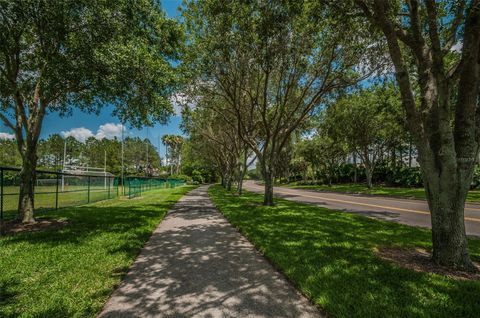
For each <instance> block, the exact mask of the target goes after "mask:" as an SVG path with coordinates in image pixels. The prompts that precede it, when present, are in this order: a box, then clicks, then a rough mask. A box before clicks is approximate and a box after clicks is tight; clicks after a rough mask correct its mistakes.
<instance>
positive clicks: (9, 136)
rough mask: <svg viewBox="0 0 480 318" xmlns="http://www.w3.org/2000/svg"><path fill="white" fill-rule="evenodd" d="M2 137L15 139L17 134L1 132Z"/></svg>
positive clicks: (0, 137) (0, 136)
mask: <svg viewBox="0 0 480 318" xmlns="http://www.w3.org/2000/svg"><path fill="white" fill-rule="evenodd" d="M0 139H8V140H13V139H15V135H14V134H9V133H5V132H0Z"/></svg>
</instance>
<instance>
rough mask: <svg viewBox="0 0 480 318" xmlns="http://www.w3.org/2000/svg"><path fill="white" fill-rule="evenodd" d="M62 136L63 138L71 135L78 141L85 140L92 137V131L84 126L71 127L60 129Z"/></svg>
mask: <svg viewBox="0 0 480 318" xmlns="http://www.w3.org/2000/svg"><path fill="white" fill-rule="evenodd" d="M62 136H63V137H64V138H67V137H73V138H75V139H76V140H78V141H80V142H85V140H87V139H88V138H90V137H93V133H92V131H91V130H90V129H87V128H85V127H79V128H72V129H70V130H68V131H62Z"/></svg>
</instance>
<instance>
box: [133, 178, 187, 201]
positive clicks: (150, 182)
mask: <svg viewBox="0 0 480 318" xmlns="http://www.w3.org/2000/svg"><path fill="white" fill-rule="evenodd" d="M185 183H186V182H185V180H182V179H163V178H154V177H126V178H125V194H124V195H125V196H127V197H128V198H129V199H131V198H135V197H139V196H141V195H142V193H143V192H145V191H149V190H154V189H167V188H175V187H177V186H181V185H184V184H185Z"/></svg>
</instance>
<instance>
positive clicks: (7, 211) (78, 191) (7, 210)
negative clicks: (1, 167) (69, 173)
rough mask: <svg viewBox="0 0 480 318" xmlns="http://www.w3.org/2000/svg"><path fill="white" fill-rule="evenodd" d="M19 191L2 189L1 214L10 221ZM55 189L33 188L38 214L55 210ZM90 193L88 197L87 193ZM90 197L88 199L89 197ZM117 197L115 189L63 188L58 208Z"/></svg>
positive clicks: (93, 187) (14, 212)
mask: <svg viewBox="0 0 480 318" xmlns="http://www.w3.org/2000/svg"><path fill="white" fill-rule="evenodd" d="M19 191H20V189H19V187H18V186H8V187H4V196H3V213H4V217H5V219H7V220H8V219H12V218H14V217H15V216H16V211H17V207H18V193H19ZM55 191H56V187H55V186H37V187H35V208H36V209H38V210H40V213H43V212H45V211H41V210H42V209H43V210H51V209H55V204H56V194H55ZM89 191H90V195H89V194H88V192H89ZM89 196H90V197H89ZM115 197H117V187H116V186H115V187H113V186H112V187H110V189H109V188H108V187H107V188H105V187H103V186H92V187H90V190H89V189H88V187H87V186H68V187H65V192H62V191H61V190H60V189H59V193H58V207H59V208H63V207H68V206H75V205H82V204H87V203H88V202H89V201H90V203H92V202H97V201H102V200H107V199H109V198H110V199H112V198H115Z"/></svg>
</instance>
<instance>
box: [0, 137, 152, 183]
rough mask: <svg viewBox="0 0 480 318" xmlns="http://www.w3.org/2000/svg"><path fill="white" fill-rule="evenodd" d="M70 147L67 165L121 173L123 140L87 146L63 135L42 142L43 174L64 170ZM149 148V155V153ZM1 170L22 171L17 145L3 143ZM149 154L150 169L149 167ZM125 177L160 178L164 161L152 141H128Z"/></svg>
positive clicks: (0, 145) (40, 163)
mask: <svg viewBox="0 0 480 318" xmlns="http://www.w3.org/2000/svg"><path fill="white" fill-rule="evenodd" d="M65 144H66V157H65V164H66V165H78V166H85V167H86V166H88V167H97V168H103V167H104V165H105V158H106V159H107V160H106V164H107V166H106V169H107V171H108V172H111V173H112V174H114V175H117V176H118V175H120V172H121V169H122V167H121V148H122V145H121V140H119V139H117V138H114V139H106V138H104V139H96V138H94V137H90V138H88V139H87V140H86V141H85V142H84V143H82V142H79V141H77V140H76V139H75V138H73V137H67V138H63V137H62V136H60V135H59V134H53V135H50V136H49V137H48V138H47V139H44V140H40V141H39V145H38V154H37V157H38V162H37V166H38V168H39V169H43V170H53V171H57V170H61V169H62V167H63V155H64V146H65ZM147 148H148V151H147ZM0 153H1V155H0V166H13V167H18V166H20V165H21V156H20V153H19V152H18V150H17V148H16V145H15V141H12V140H0ZM147 153H148V167H147ZM124 166H125V171H124V173H125V174H126V175H127V176H128V175H144V174H145V173H147V171H148V174H156V175H158V174H160V173H161V169H162V166H161V160H160V156H159V154H158V150H157V149H156V148H155V147H154V146H153V145H152V144H151V143H150V141H149V140H148V139H143V140H142V139H141V138H139V137H126V138H125V140H124Z"/></svg>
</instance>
